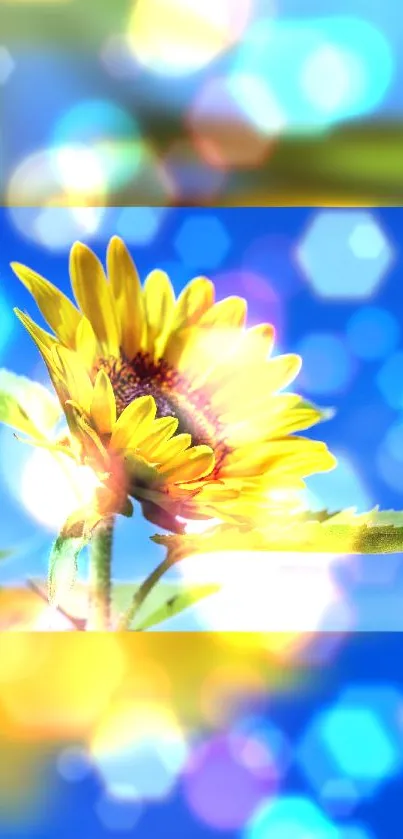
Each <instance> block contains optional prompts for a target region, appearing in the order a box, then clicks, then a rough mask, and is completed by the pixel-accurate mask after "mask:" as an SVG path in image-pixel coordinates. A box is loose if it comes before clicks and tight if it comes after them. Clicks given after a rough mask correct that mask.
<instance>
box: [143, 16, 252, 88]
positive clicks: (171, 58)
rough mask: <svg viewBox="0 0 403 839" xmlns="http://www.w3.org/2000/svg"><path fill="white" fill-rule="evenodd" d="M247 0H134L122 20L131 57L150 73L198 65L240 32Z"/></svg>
mask: <svg viewBox="0 0 403 839" xmlns="http://www.w3.org/2000/svg"><path fill="white" fill-rule="evenodd" d="M250 12H251V0H236V2H235V0H204V1H203V2H202V3H201V2H200V0H137V2H136V3H135V4H134V5H133V12H132V14H131V17H130V20H129V26H128V33H127V34H128V41H129V45H130V48H131V50H132V51H133V53H134V55H135V58H136V59H137V60H138V61H139V62H140V63H141V64H143V65H145V66H146V67H147V68H148V69H150V70H151V71H152V72H155V73H161V74H166V75H172V76H176V75H182V74H184V75H185V74H187V73H191V72H194V71H197V70H200V69H202V68H203V67H205V66H206V65H207V64H209V63H210V62H211V61H213V59H215V58H217V56H219V55H220V54H221V53H223V52H224V51H225V50H227V49H228V48H229V47H231V46H232V45H233V44H234V43H236V41H237V40H239V38H240V37H241V35H242V33H243V32H244V30H245V27H246V25H247V23H248V22H249V17H250Z"/></svg>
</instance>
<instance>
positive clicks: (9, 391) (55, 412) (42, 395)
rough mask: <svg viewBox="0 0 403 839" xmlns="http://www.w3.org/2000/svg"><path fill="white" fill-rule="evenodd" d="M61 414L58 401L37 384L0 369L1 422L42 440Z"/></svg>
mask: <svg viewBox="0 0 403 839" xmlns="http://www.w3.org/2000/svg"><path fill="white" fill-rule="evenodd" d="M61 414H62V410H61V407H60V405H59V403H58V401H57V399H56V398H55V397H54V396H52V394H51V393H49V391H48V390H47V389H46V388H45V387H43V385H41V384H39V382H33V381H31V380H30V379H27V378H26V377H25V376H17V375H16V374H15V373H12V372H10V371H9V370H4V369H1V370H0V422H3V423H5V425H9V426H11V427H12V428H15V429H16V430H17V431H22V432H24V433H25V434H29V435H30V436H31V437H38V436H39V437H41V436H42V435H43V434H46V433H47V432H49V431H50V430H51V429H53V427H54V426H55V424H56V423H57V421H58V419H59V418H60V416H61Z"/></svg>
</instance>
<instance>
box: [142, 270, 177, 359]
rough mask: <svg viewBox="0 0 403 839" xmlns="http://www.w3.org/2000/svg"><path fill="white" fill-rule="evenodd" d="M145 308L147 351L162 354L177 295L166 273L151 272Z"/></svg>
mask: <svg viewBox="0 0 403 839" xmlns="http://www.w3.org/2000/svg"><path fill="white" fill-rule="evenodd" d="M143 294H144V307H145V313H146V319H147V349H148V351H149V352H151V353H153V352H154V353H155V354H156V355H159V354H161V352H162V350H163V345H164V341H165V340H166V337H167V335H168V334H169V330H170V328H171V324H172V317H173V313H174V309H175V295H174V291H173V288H172V285H171V281H170V279H169V277H168V274H166V273H165V271H160V270H158V269H157V270H155V271H151V273H150V274H148V276H147V277H146V281H145V283H144V292H143Z"/></svg>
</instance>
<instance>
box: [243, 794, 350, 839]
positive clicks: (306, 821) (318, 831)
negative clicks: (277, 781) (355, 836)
mask: <svg viewBox="0 0 403 839" xmlns="http://www.w3.org/2000/svg"><path fill="white" fill-rule="evenodd" d="M243 837H244V839H267V838H268V837H273V839H308V837H309V839H339V831H338V828H337V827H336V825H335V824H333V822H331V821H330V820H329V819H328V818H327V817H326V816H325V814H324V813H323V812H322V811H321V810H320V809H319V808H318V807H317V806H316V805H315V804H314V803H313V801H311V800H310V799H309V798H302V797H299V796H298V797H297V796H295V797H294V796H292V797H291V796H290V797H288V796H283V797H281V798H278V799H277V800H276V801H271V800H269V801H267V802H265V803H264V804H263V805H262V806H261V807H260V808H259V809H258V810H257V811H256V813H255V814H254V816H253V817H252V819H251V820H250V822H249V823H248V825H247V827H246V829H245V831H244V834H243Z"/></svg>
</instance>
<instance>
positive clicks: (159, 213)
mask: <svg viewBox="0 0 403 839" xmlns="http://www.w3.org/2000/svg"><path fill="white" fill-rule="evenodd" d="M166 213H167V210H166V207H123V208H122V210H120V212H119V214H118V217H117V219H116V233H118V235H119V236H122V238H123V239H124V240H125V242H127V243H128V244H129V245H148V244H149V243H150V242H151V241H152V239H154V238H155V236H156V234H157V232H158V230H159V228H160V225H161V222H162V221H163V219H164V217H165V216H166Z"/></svg>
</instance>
